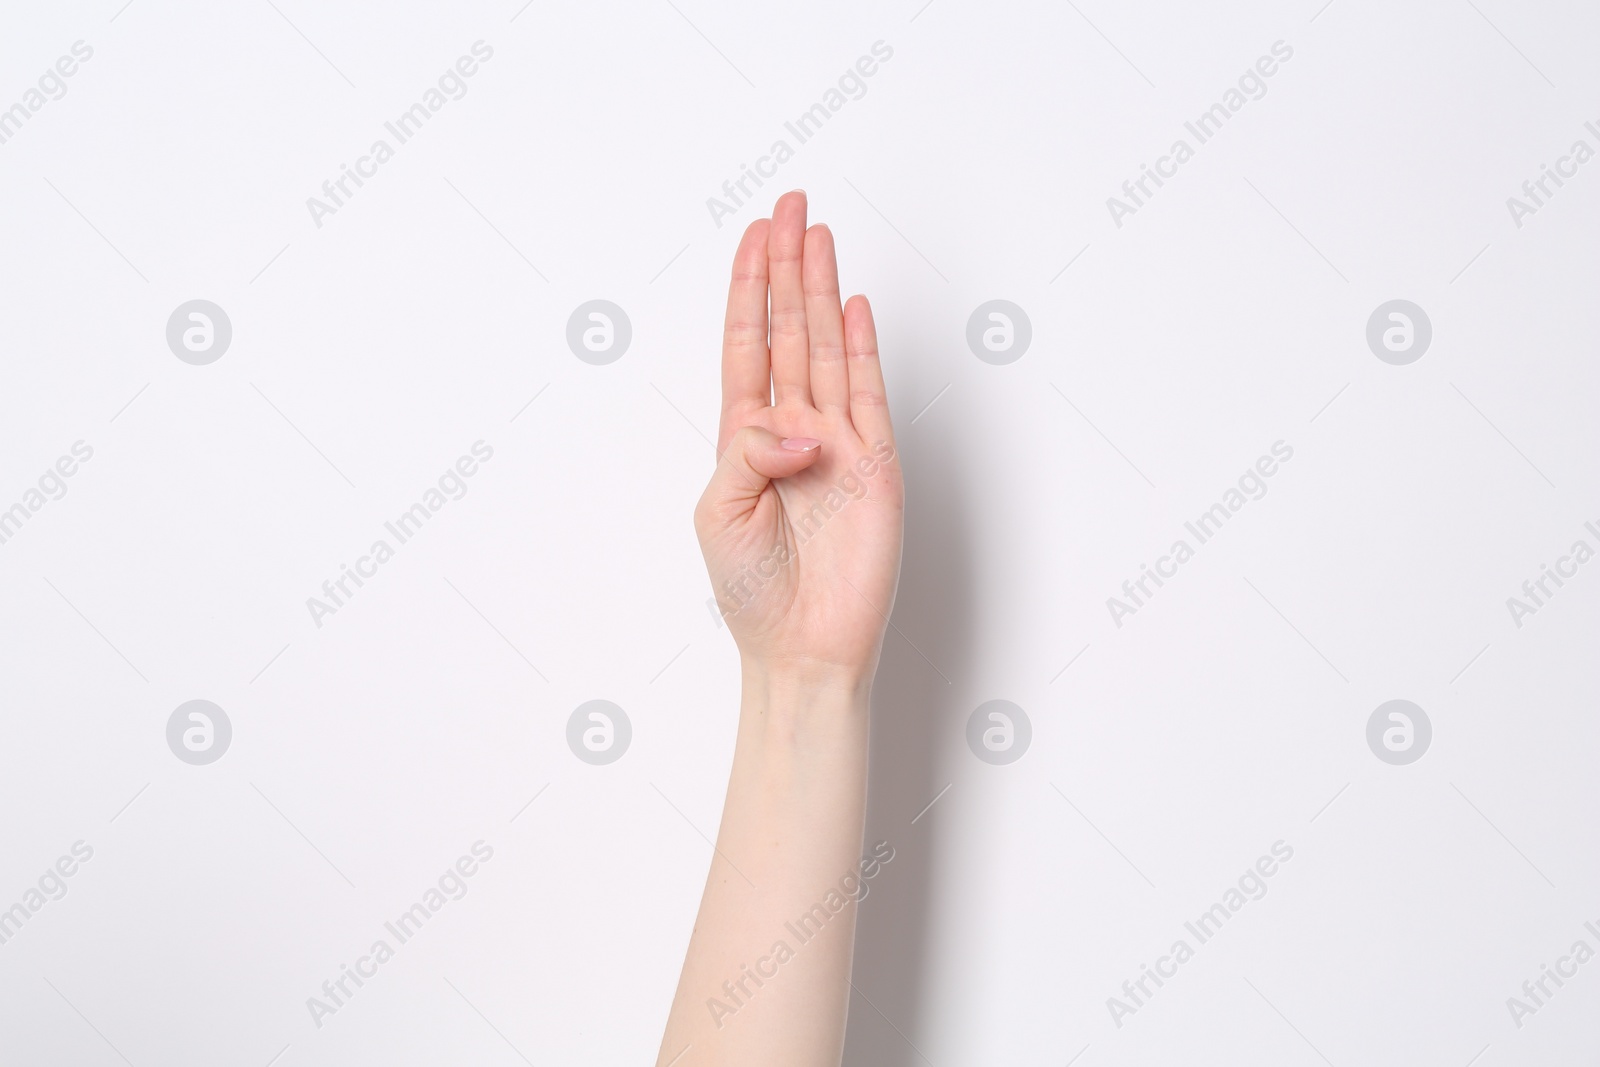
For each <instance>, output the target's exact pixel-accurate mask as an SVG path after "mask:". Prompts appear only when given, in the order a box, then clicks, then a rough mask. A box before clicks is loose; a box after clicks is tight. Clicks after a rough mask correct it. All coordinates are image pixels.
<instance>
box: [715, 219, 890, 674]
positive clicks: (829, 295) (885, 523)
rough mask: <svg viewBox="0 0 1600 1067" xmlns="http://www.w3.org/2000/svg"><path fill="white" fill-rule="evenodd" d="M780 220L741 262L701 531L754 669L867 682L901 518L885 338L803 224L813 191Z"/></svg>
mask: <svg viewBox="0 0 1600 1067" xmlns="http://www.w3.org/2000/svg"><path fill="white" fill-rule="evenodd" d="M772 216H773V217H772V218H771V219H770V220H768V219H760V220H758V221H756V222H754V223H752V224H751V226H750V228H749V229H748V230H746V231H745V234H744V239H743V240H742V241H741V242H740V244H739V251H738V253H737V254H736V256H735V258H734V264H733V282H732V285H731V286H730V288H729V292H728V313H727V320H726V325H725V329H724V333H723V343H722V420H721V428H720V430H719V432H718V435H717V436H718V440H717V451H718V453H719V457H720V458H719V461H718V463H717V470H716V472H715V473H714V474H713V475H712V477H711V484H710V485H708V486H707V487H706V491H705V493H704V494H703V495H702V496H701V498H700V503H699V505H698V506H697V507H696V508H695V530H696V532H697V533H698V534H699V537H700V548H701V551H702V552H703V553H704V554H705V558H706V567H707V569H708V570H709V571H710V572H711V581H712V585H713V586H714V588H715V592H716V598H717V603H718V606H719V607H720V608H721V611H722V614H723V618H724V619H726V621H727V623H728V629H729V630H730V631H732V633H733V636H734V640H735V641H737V642H738V645H739V650H740V653H741V655H742V656H743V658H744V661H745V666H746V670H747V671H750V670H755V671H758V672H761V673H763V674H764V675H766V676H768V677H782V678H785V679H788V680H794V681H802V682H805V683H807V684H815V683H822V684H835V683H836V684H839V685H843V686H849V687H864V686H865V685H867V684H868V683H870V681H871V678H872V673H873V671H874V670H875V669H876V667H877V660H878V652H879V650H880V648H881V647H882V643H883V633H884V627H885V626H887V625H888V618H889V612H890V609H891V607H892V606H893V603H894V590H895V583H896V580H897V579H898V576H899V570H900V541H901V525H902V519H903V514H904V490H903V487H902V484H901V479H900V461H899V455H898V453H897V452H896V451H895V447H894V432H893V429H892V427H891V426H890V424H889V408H888V403H887V400H886V399H885V396H884V387H883V372H882V369H881V368H880V367H879V364H878V340H877V333H876V331H875V329H874V327H873V323H872V309H871V307H870V306H869V305H868V304H867V299H866V297H864V296H855V297H851V298H850V302H849V303H848V304H846V305H845V306H844V307H842V308H841V307H840V304H839V272H838V265H837V262H836V260H835V258H834V249H833V234H832V233H830V232H829V230H828V228H827V227H826V226H822V225H817V226H813V227H811V228H810V229H809V230H807V229H806V197H805V194H804V193H802V192H793V193H788V194H786V195H785V196H783V197H782V198H781V199H779V201H778V204H777V207H776V208H774V209H773V213H772ZM769 290H770V293H771V315H770V319H769V315H768V310H767V308H768V292H769Z"/></svg>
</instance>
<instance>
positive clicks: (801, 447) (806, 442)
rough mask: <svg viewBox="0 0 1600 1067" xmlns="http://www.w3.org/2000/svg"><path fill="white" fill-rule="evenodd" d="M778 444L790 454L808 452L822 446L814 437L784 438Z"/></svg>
mask: <svg viewBox="0 0 1600 1067" xmlns="http://www.w3.org/2000/svg"><path fill="white" fill-rule="evenodd" d="M779 443H780V444H782V445H783V447H784V448H786V449H787V450H789V451H790V452H810V451H811V450H812V449H813V448H820V447H821V446H822V442H821V441H819V440H817V439H816V438H815V437H785V438H784V439H783V440H782V441H781V442H779Z"/></svg>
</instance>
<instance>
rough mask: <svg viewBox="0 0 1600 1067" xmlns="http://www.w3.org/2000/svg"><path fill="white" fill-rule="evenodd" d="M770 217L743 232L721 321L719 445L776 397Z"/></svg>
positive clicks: (751, 225) (719, 446) (756, 222)
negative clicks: (770, 331) (770, 333)
mask: <svg viewBox="0 0 1600 1067" xmlns="http://www.w3.org/2000/svg"><path fill="white" fill-rule="evenodd" d="M770 225H771V223H770V221H769V220H768V219H757V220H756V221H755V222H752V223H751V224H750V226H749V228H748V229H746V230H745V231H744V237H743V238H742V239H741V240H740V241H739V250H738V251H737V252H735V253H734V256H733V279H732V281H731V282H729V284H728V312H727V316H726V317H725V318H724V319H723V325H722V425H721V429H720V430H719V431H718V433H717V440H718V442H719V443H718V448H725V447H727V443H728V438H730V437H732V436H733V434H734V431H736V430H738V429H739V427H740V426H741V425H743V423H742V421H739V417H740V416H741V415H743V414H745V413H748V412H749V411H750V410H751V409H752V408H758V407H766V406H767V405H768V404H770V403H771V402H772V365H771V359H770V357H769V354H768V351H767V233H768V227H769V226H770Z"/></svg>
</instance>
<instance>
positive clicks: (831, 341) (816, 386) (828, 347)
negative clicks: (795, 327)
mask: <svg viewBox="0 0 1600 1067" xmlns="http://www.w3.org/2000/svg"><path fill="white" fill-rule="evenodd" d="M801 269H802V272H803V273H804V275H805V278H804V282H805V289H806V332H807V334H808V335H809V337H810V342H811V402H812V403H813V404H815V405H816V407H817V410H818V411H837V412H840V413H845V412H848V411H849V409H850V370H849V368H848V367H846V366H845V355H844V311H843V309H841V308H840V307H839V264H838V259H837V258H836V256H835V254H834V249H833V233H832V231H830V230H829V229H828V227H826V226H824V225H822V224H821V223H818V224H817V225H815V226H813V227H811V229H809V230H807V231H806V243H805V261H804V263H803V264H802V267H801Z"/></svg>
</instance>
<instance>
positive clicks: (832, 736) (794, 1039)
mask: <svg viewBox="0 0 1600 1067" xmlns="http://www.w3.org/2000/svg"><path fill="white" fill-rule="evenodd" d="M870 682H871V672H870V671H868V672H845V671H832V670H814V671H809V672H798V671H781V672H773V671H769V670H766V669H764V668H762V667H760V666H758V665H754V664H750V663H746V664H745V669H744V684H743V695H742V707H741V712H740V718H739V734H738V740H737V742H736V745H735V750H734V761H733V771H732V774H731V776H730V779H729V783H728V793H727V800H726V804H725V807H724V809H723V816H722V827H721V829H720V831H719V832H718V835H717V848H716V852H715V853H714V854H713V856H712V859H711V873H710V876H709V877H708V878H707V880H706V889H705V895H704V897H703V898H702V900H701V904H700V914H699V918H698V920H697V922H696V924H695V930H694V934H693V936H692V938H691V940H690V943H689V952H688V956H687V958H686V960H685V961H684V967H683V974H682V976H681V978H680V979H679V984H678V992H677V995H676V997H675V998H674V1000H673V1004H672V1012H671V1015H670V1017H669V1019H668V1022H667V1030H666V1037H665V1039H664V1040H663V1042H662V1047H661V1056H660V1059H659V1060H658V1063H659V1064H661V1065H662V1067H665V1065H666V1064H668V1063H672V1064H674V1067H699V1065H722V1064H729V1065H739V1067H757V1065H759V1067H835V1065H837V1064H838V1062H839V1059H840V1056H841V1054H842V1051H843V1046H844V1025H845V1016H846V1012H847V1009H848V1007H849V992H850V984H849V978H850V960H851V952H852V948H853V944H854V938H855V911H856V899H855V898H856V896H857V895H859V893H860V886H861V884H862V883H861V880H860V876H861V873H862V872H861V866H860V860H861V845H862V840H861V838H862V824H863V819H864V813H865V806H866V780H867V705H868V691H869V688H870ZM830 894H832V897H831V898H830ZM841 900H842V901H843V904H842V906H840V901H841ZM830 904H832V905H834V906H835V907H836V908H837V910H831V909H830V907H829V905H830ZM685 1049H687V1050H688V1051H687V1052H685ZM675 1058H676V1059H675Z"/></svg>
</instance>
